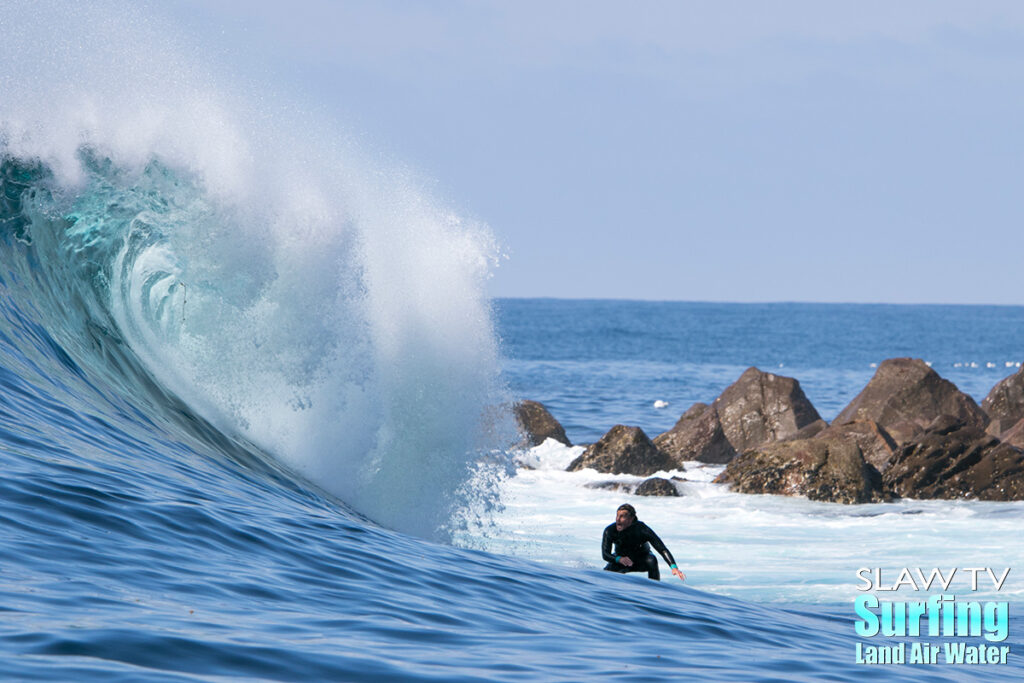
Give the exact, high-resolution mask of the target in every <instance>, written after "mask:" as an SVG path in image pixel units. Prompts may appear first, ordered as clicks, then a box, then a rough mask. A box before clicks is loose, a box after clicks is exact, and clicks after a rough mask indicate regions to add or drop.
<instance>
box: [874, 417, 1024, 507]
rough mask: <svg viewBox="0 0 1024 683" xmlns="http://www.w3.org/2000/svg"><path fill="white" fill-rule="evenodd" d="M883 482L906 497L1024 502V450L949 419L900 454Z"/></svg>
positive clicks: (938, 422) (937, 422)
mask: <svg viewBox="0 0 1024 683" xmlns="http://www.w3.org/2000/svg"><path fill="white" fill-rule="evenodd" d="M883 477H884V481H885V484H886V486H888V487H889V488H890V489H891V490H892V491H894V492H895V493H897V494H899V495H900V496H903V497H905V498H942V499H947V500H949V499H956V498H976V499H980V500H1024V451H1022V450H1021V449H1019V448H1016V447H1014V446H1012V445H1010V444H1009V443H1005V442H1001V441H999V439H997V438H995V437H994V436H992V435H990V434H987V433H985V431H984V429H983V428H982V427H980V426H978V425H976V424H969V423H967V422H965V421H963V420H958V419H956V418H954V417H951V416H948V415H943V416H941V417H939V418H937V419H936V420H935V421H934V422H933V423H932V424H931V425H929V426H928V428H927V429H926V430H925V431H924V432H923V433H922V434H921V436H919V437H918V438H917V439H916V440H915V441H914V442H912V443H909V444H907V445H905V446H904V447H903V448H902V449H900V451H899V453H897V454H896V456H895V457H894V458H893V459H892V462H891V463H890V465H889V468H888V469H887V470H886V471H885V474H884V475H883Z"/></svg>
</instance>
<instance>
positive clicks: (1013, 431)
mask: <svg viewBox="0 0 1024 683" xmlns="http://www.w3.org/2000/svg"><path fill="white" fill-rule="evenodd" d="M999 440H1000V441H1003V442H1005V443H1008V444H1010V445H1011V446H1016V447H1017V448H1022V449H1024V420H1021V421H1020V422H1018V423H1017V424H1015V425H1013V426H1012V427H1010V428H1009V429H1007V430H1006V431H1005V432H1003V434H1002V436H1000V437H999Z"/></svg>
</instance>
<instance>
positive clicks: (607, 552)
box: [601, 525, 619, 563]
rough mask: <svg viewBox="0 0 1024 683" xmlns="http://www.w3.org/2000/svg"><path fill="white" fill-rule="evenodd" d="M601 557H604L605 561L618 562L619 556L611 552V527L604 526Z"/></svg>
mask: <svg viewBox="0 0 1024 683" xmlns="http://www.w3.org/2000/svg"><path fill="white" fill-rule="evenodd" d="M612 526H614V525H612ZM601 557H603V558H604V561H605V562H612V563H618V561H619V558H617V557H615V555H613V554H612V534H611V527H608V528H606V529H605V530H604V535H603V536H602V537H601Z"/></svg>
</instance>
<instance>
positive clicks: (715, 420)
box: [655, 367, 821, 463]
mask: <svg viewBox="0 0 1024 683" xmlns="http://www.w3.org/2000/svg"><path fill="white" fill-rule="evenodd" d="M817 420H821V416H820V415H818V411H817V410H815V409H814V406H813V405H811V402H810V401H808V400H807V397H806V396H805V395H804V392H803V390H802V389H801V388H800V383H799V382H798V381H796V380H795V379H793V378H791V377H783V376H781V375H775V374H772V373H768V372H762V371H761V370H758V369H757V368H753V367H752V368H748V369H747V370H746V371H745V372H744V373H743V374H742V375H740V378H739V379H738V380H736V381H735V382H734V383H733V384H731V385H730V386H728V387H726V389H725V391H723V392H722V393H721V395H720V396H719V397H718V398H716V399H715V401H714V403H712V404H711V405H710V406H708V405H706V404H703V403H697V404H695V405H694V406H693V407H691V408H690V409H689V410H687V411H686V412H685V413H683V416H682V417H680V418H679V421H678V422H677V423H676V425H675V426H674V427H672V429H670V430H669V431H667V432H665V433H664V434H659V435H658V436H657V437H656V438H655V443H656V444H658V447H659V448H661V449H662V450H664V451H665V452H666V453H668V454H669V455H671V456H672V457H673V458H675V459H676V460H678V461H680V462H682V461H683V460H699V461H701V462H711V463H725V462H729V461H730V460H731V459H732V458H733V457H735V455H736V453H739V452H743V451H745V450H748V449H751V448H756V447H758V446H761V445H763V444H766V443H771V442H773V441H780V440H784V439H789V438H793V437H795V436H796V435H797V433H798V432H799V431H800V429H802V428H804V427H807V426H808V425H810V424H812V423H814V422H815V421H817Z"/></svg>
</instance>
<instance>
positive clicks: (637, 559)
mask: <svg viewBox="0 0 1024 683" xmlns="http://www.w3.org/2000/svg"><path fill="white" fill-rule="evenodd" d="M613 544H614V546H615V551H614V552H613V551H612V545H613ZM651 546H654V549H655V550H657V551H658V552H659V553H660V554H661V556H662V557H664V558H665V561H666V562H668V564H669V566H672V565H674V564H675V563H676V561H675V559H674V558H673V557H672V553H670V552H669V551H668V548H666V547H665V544H664V543H662V542H661V539H660V538H658V534H656V533H654V532H653V531H651V527H649V526H647V525H646V524H644V523H643V522H641V521H640V520H639V519H638V520H635V521H634V522H633V523H632V524H630V525H629V526H628V527H626V528H625V529H623V530H622V531H619V530H618V529H616V528H615V524H609V525H608V526H607V527H605V529H604V536H602V538H601V556H602V557H604V559H605V560H607V561H608V565H607V566H606V567H605V570H606V571H610V572H619V573H620V574H625V573H627V572H647V578H649V579H654V580H655V581H658V580H660V579H661V572H659V571H658V558H656V557H655V556H654V553H652V552H651ZM619 557H628V558H629V559H631V560H633V566H632V567H626V566H624V565H622V564H619V561H618V559H617V558H619Z"/></svg>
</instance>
